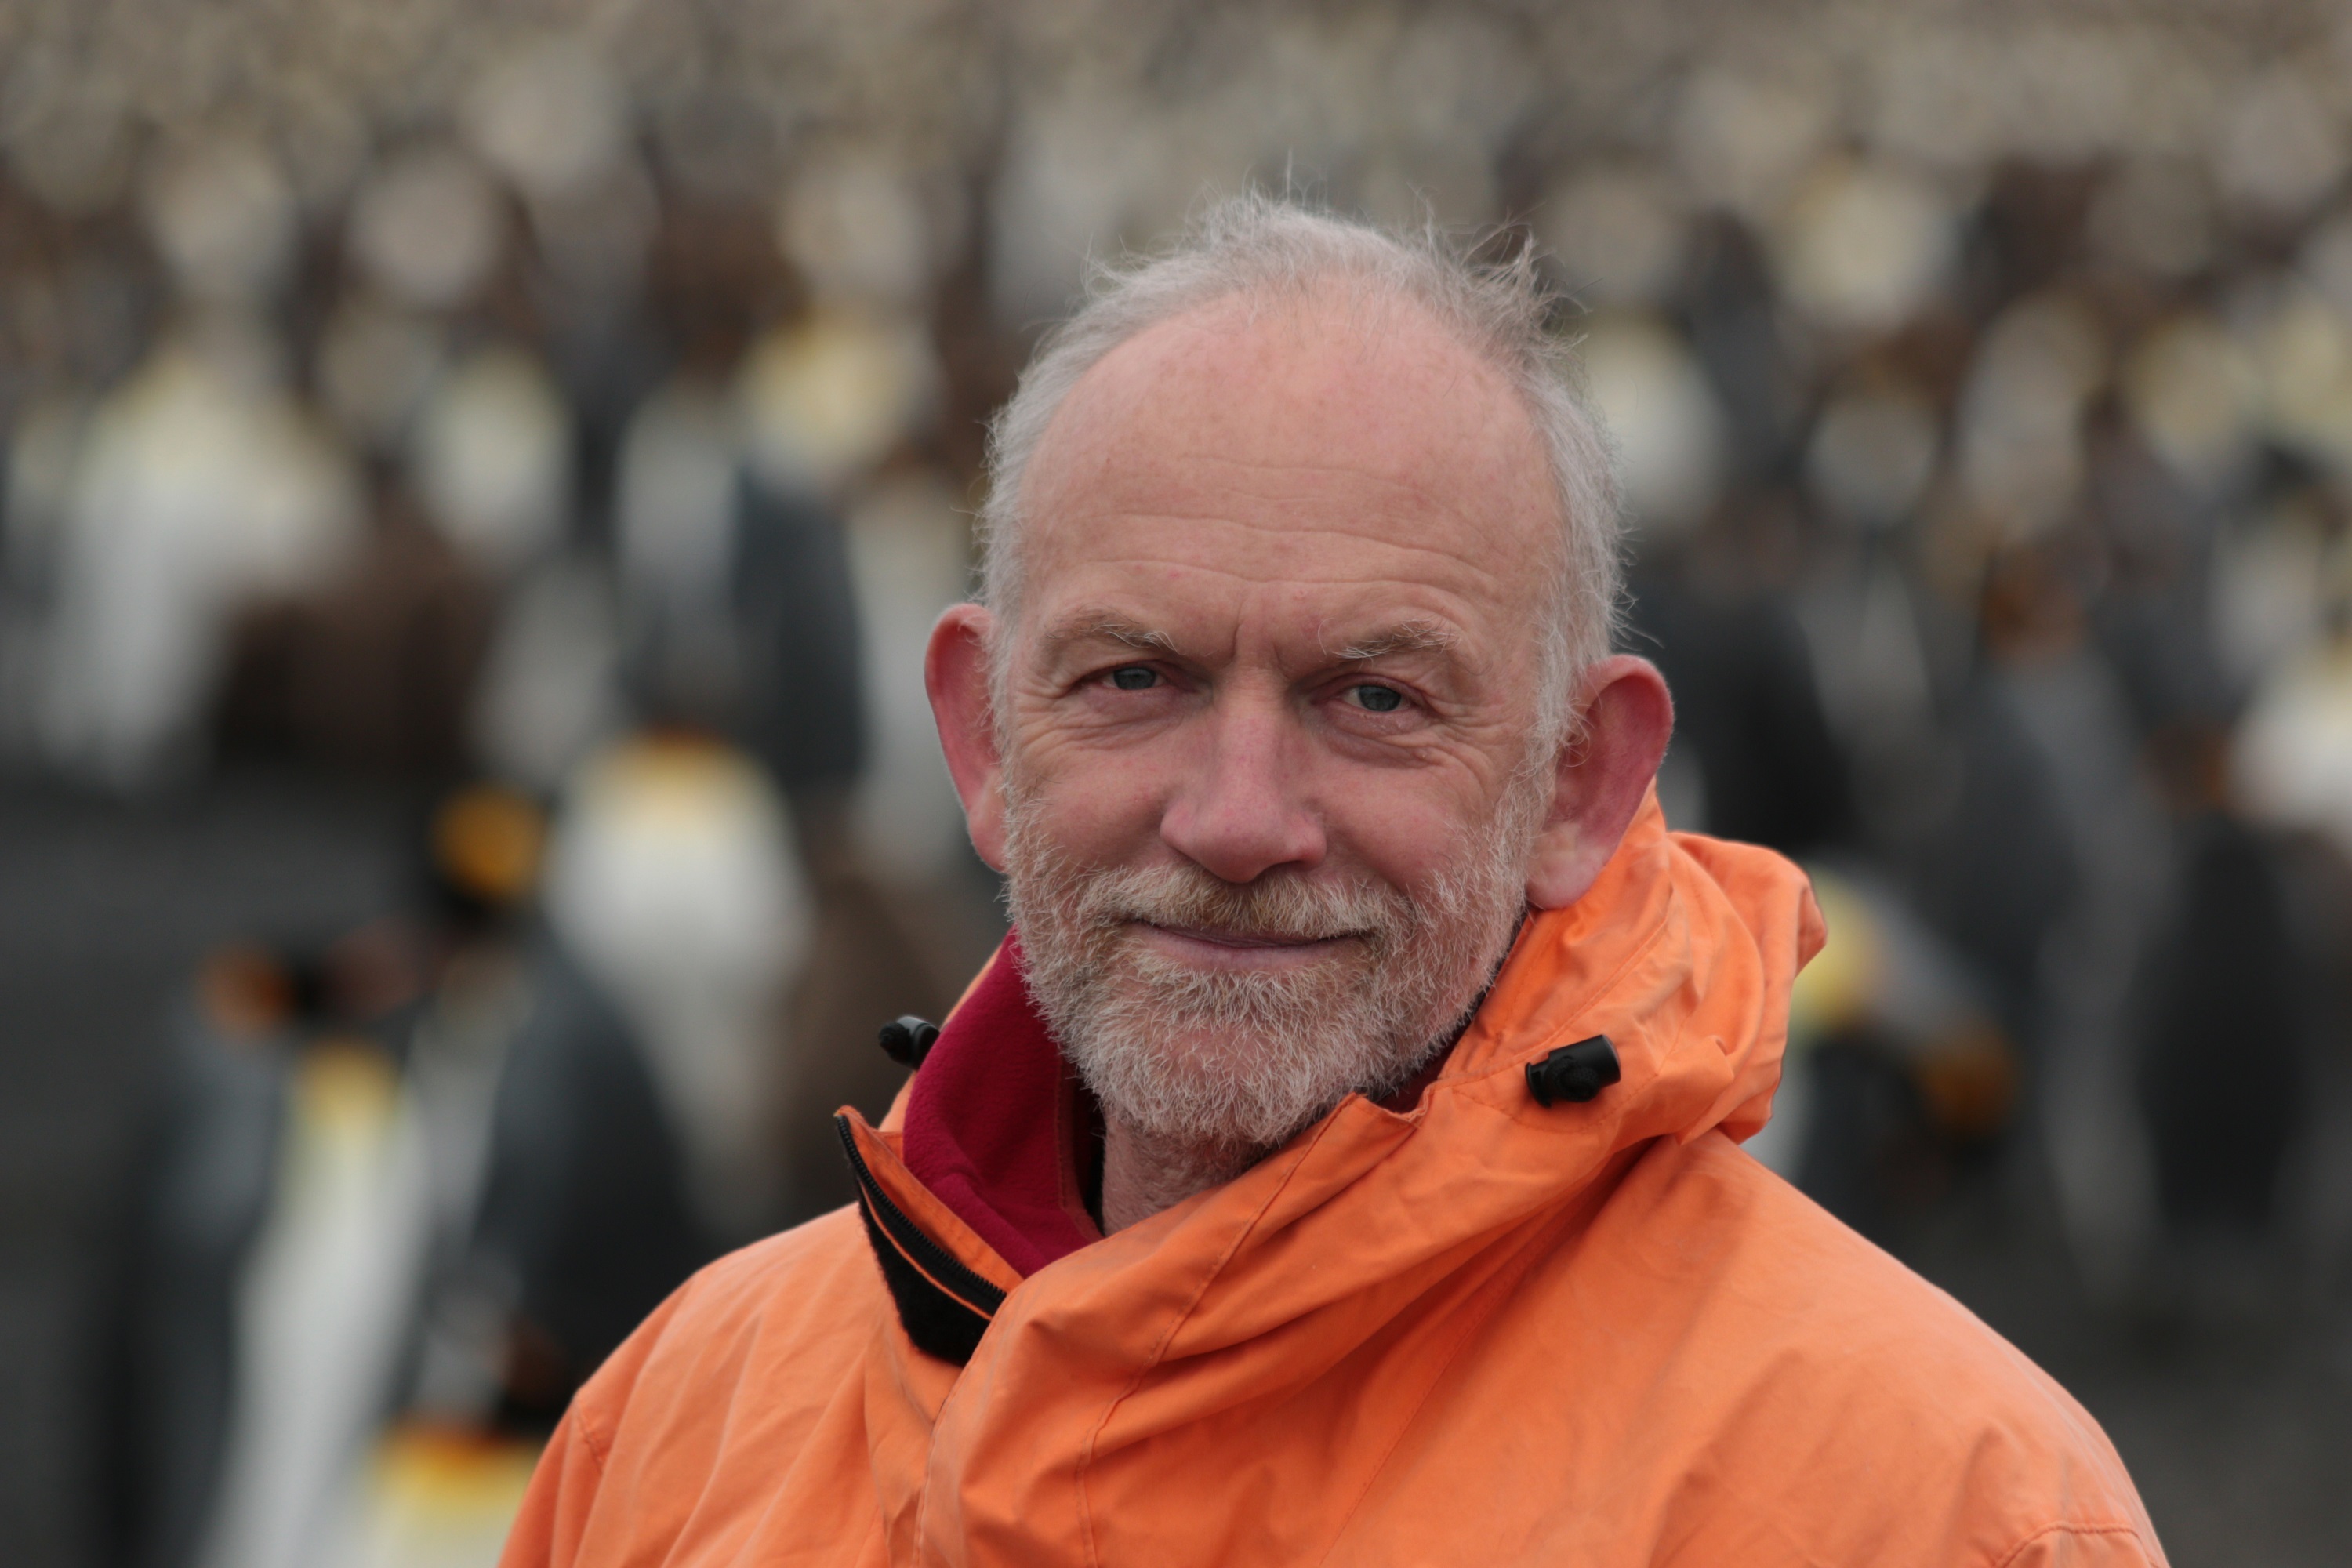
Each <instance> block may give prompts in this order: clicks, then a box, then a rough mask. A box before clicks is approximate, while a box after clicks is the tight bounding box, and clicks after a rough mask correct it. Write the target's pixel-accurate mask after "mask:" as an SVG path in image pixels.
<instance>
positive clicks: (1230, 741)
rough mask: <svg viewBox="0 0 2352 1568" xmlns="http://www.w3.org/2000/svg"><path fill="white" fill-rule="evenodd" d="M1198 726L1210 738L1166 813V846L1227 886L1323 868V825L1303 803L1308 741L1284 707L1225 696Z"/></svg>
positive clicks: (1272, 701)
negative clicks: (1284, 870)
mask: <svg viewBox="0 0 2352 1568" xmlns="http://www.w3.org/2000/svg"><path fill="white" fill-rule="evenodd" d="M1194 722H1196V723H1203V724H1206V725H1207V726H1208V727H1209V731H1210V732H1209V734H1208V735H1207V736H1206V737H1205V740H1206V743H1205V744H1203V745H1202V746H1201V747H1199V748H1198V750H1197V751H1196V752H1194V754H1193V756H1192V761H1191V765H1190V767H1189V769H1188V772H1187V773H1186V776H1185V778H1184V779H1183V781H1182V783H1181V784H1180V785H1179V786H1178V788H1177V789H1176V791H1175V792H1174V794H1173V795H1171V798H1170V799H1169V802H1168V805H1167V807H1166V809H1165V810H1164V811H1163V812H1162V813H1161V816H1160V838H1161V840H1162V841H1164V842H1165V843H1166V844H1167V845H1168V846H1169V847H1171V848H1172V849H1174V850H1175V851H1176V852H1177V853H1178V854H1180V855H1181V856H1183V857H1185V858H1187V859H1189V860H1191V861H1192V862H1193V863H1194V864H1195V865H1197V866H1199V867H1200V868H1202V870H1204V871H1206V872H1208V873H1209V874H1210V875H1211V876H1213V877H1215V878H1217V879H1220V880H1222V881H1226V882H1233V883H1244V882H1254V881H1255V880H1256V879H1258V878H1259V877H1260V876H1261V875H1263V874H1264V873H1265V872H1267V871H1271V870H1273V869H1275V868H1276V867H1281V866H1287V867H1291V868H1295V869H1298V870H1312V869H1313V868H1315V867H1317V866H1319V865H1321V864H1322V861H1323V854H1324V847H1325V846H1324V835H1323V824H1322V821H1321V819H1320V817H1319V816H1318V815H1317V814H1316V813H1315V812H1314V811H1313V810H1312V809H1310V808H1309V807H1308V805H1307V804H1306V802H1305V800H1304V799H1303V798H1302V794H1303V786H1304V784H1305V783H1306V770H1305V767H1304V765H1303V764H1304V757H1303V753H1302V750H1301V742H1303V740H1304V736H1303V734H1302V733H1301V732H1300V726H1299V724H1298V721H1297V719H1296V718H1295V717H1293V716H1292V715H1291V714H1290V713H1289V712H1288V711H1287V707H1286V704H1285V703H1284V702H1283V701H1282V700H1279V699H1278V698H1268V699H1266V700H1255V701H1252V700H1245V699H1244V698H1242V697H1240V696H1238V695H1222V694H1221V697H1220V700H1218V701H1217V702H1216V703H1214V704H1213V705H1212V706H1211V708H1210V709H1209V710H1208V711H1207V712H1206V713H1205V714H1203V715H1202V717H1201V718H1199V719H1197V720H1195V721H1194Z"/></svg>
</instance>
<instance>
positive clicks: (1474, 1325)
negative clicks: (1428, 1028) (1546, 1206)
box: [1315, 1107, 1560, 1563]
mask: <svg viewBox="0 0 2352 1568" xmlns="http://www.w3.org/2000/svg"><path fill="white" fill-rule="evenodd" d="M1488 1109H1492V1108H1491V1107H1489V1108H1488ZM1559 1218H1560V1216H1559V1215H1552V1216H1551V1218H1550V1220H1549V1221H1548V1222H1547V1225H1549V1224H1554V1223H1557V1222H1558V1221H1559ZM1543 1228H1546V1226H1538V1230H1541V1229H1543ZM1540 1246H1541V1237H1540V1236H1538V1237H1530V1238H1529V1239H1528V1243H1527V1246H1526V1247H1525V1248H1524V1249H1523V1250H1522V1253H1521V1256H1520V1257H1519V1258H1518V1259H1517V1260H1516V1261H1515V1262H1514V1263H1513V1264H1512V1266H1511V1268H1510V1276H1509V1279H1508V1280H1507V1281H1505V1280H1502V1279H1497V1280H1496V1286H1497V1289H1496V1290H1495V1291H1494V1293H1493V1295H1492V1297H1491V1299H1490V1300H1488V1301H1487V1302H1486V1305H1485V1306H1484V1307H1482V1308H1481V1309H1479V1310H1477V1311H1476V1312H1475V1313H1473V1314H1471V1317H1470V1321H1468V1322H1466V1323H1465V1324H1464V1325H1463V1326H1462V1331H1461V1333H1460V1334H1459V1335H1457V1336H1456V1337H1455V1339H1454V1343H1453V1345H1452V1346H1451V1347H1450V1348H1448V1349H1447V1351H1446V1352H1445V1356H1444V1360H1442V1361H1441V1362H1439V1363H1438V1364H1437V1369H1436V1373H1435V1375H1434V1376H1433V1377H1431V1378H1430V1380H1429V1381H1428V1383H1427V1384H1424V1385H1423V1388H1422V1391H1421V1396H1420V1397H1419V1398H1417V1399H1415V1400H1414V1401H1413V1402H1412V1409H1410V1410H1408V1411H1406V1412H1405V1414H1404V1418H1403V1419H1402V1420H1401V1421H1399V1422H1398V1423H1397V1428H1396V1432H1395V1435H1394V1436H1391V1437H1390V1438H1389V1441H1388V1446H1387V1447H1385V1448H1382V1449H1381V1457H1380V1461H1379V1462H1378V1463H1377V1464H1375V1465H1373V1466H1372V1468H1371V1469H1370V1472H1369V1473H1368V1474H1367V1475H1366V1476H1365V1477H1364V1484H1363V1485H1362V1486H1361V1487H1360V1488H1358V1489H1357V1490H1356V1496H1355V1499H1354V1500H1352V1501H1351V1502H1349V1504H1348V1509H1347V1511H1346V1512H1345V1513H1342V1514H1341V1515H1340V1516H1339V1522H1338V1524H1337V1525H1336V1526H1334V1527H1333V1529H1332V1531H1331V1542H1330V1544H1329V1545H1328V1546H1327V1547H1325V1548H1324V1549H1323V1553H1322V1555H1321V1556H1319V1557H1318V1558H1317V1559H1316V1560H1315V1561H1316V1562H1317V1563H1328V1562H1329V1561H1331V1554H1332V1553H1333V1552H1337V1551H1339V1542H1340V1539H1341V1538H1342V1537H1343V1536H1345V1535H1346V1534H1347V1532H1348V1529H1349V1526H1350V1525H1352V1524H1353V1523H1355V1521H1356V1516H1357V1515H1358V1514H1359V1513H1360V1512H1362V1511H1363V1507H1364V1500H1366V1499H1367V1498H1369V1497H1370V1496H1371V1495H1372V1489H1373V1488H1374V1487H1376V1486H1378V1485H1379V1484H1380V1480H1381V1476H1383V1475H1385V1474H1386V1473H1387V1472H1388V1468H1389V1462H1390V1461H1391V1459H1393V1458H1396V1451H1397V1450H1398V1449H1399V1448H1401V1447H1403V1446H1404V1440H1405V1436H1406V1435H1407V1434H1408V1433H1410V1432H1411V1431H1412V1426H1413V1423H1414V1422H1415V1421H1417V1420H1419V1419H1420V1417H1421V1412H1422V1410H1423V1407H1424V1406H1425V1405H1428V1404H1429V1402H1430V1400H1431V1399H1432V1398H1433V1397H1435V1395H1436V1394H1437V1389H1438V1385H1439V1384H1442V1383H1444V1381H1445V1374H1446V1373H1447V1372H1448V1371H1449V1370H1450V1369H1451V1368H1452V1367H1453V1365H1454V1363H1455V1362H1457V1361H1459V1360H1460V1359H1461V1358H1462V1352H1465V1351H1466V1350H1468V1349H1469V1348H1470V1342H1471V1341H1472V1340H1473V1339H1475V1338H1476V1337H1477V1333H1478V1331H1479V1330H1480V1329H1482V1328H1484V1327H1485V1326H1486V1322H1487V1321H1488V1320H1489V1319H1491V1318H1493V1317H1494V1315H1495V1314H1496V1312H1498V1311H1500V1310H1502V1307H1503V1302H1504V1300H1506V1299H1507V1297H1508V1296H1509V1295H1510V1293H1511V1291H1512V1290H1514V1289H1517V1287H1518V1286H1519V1285H1520V1284H1521V1283H1522V1282H1524V1281H1525V1280H1526V1279H1527V1277H1528V1274H1530V1273H1531V1272H1533V1271H1534V1268H1535V1266H1536V1264H1537V1262H1538V1248H1539V1247H1540Z"/></svg>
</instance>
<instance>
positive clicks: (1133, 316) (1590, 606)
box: [980, 193, 1622, 739]
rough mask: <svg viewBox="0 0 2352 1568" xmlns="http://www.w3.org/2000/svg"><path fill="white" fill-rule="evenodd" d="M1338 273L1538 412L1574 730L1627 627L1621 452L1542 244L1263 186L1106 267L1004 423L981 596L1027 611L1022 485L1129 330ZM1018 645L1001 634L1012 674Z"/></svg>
mask: <svg viewBox="0 0 2352 1568" xmlns="http://www.w3.org/2000/svg"><path fill="white" fill-rule="evenodd" d="M1334 280H1337V281H1341V282H1352V283H1357V284H1363V285H1370V287H1371V288H1373V289H1377V290H1380V291H1381V292H1384V293H1387V294H1389V295H1391V296H1392V297H1395V298H1401V299H1402V300H1407V301H1409V302H1411V303H1412V304H1415V305H1418V306H1419V307H1420V308H1421V309H1423V310H1426V311H1427V312H1429V314H1430V315H1432V316H1433V317H1434V318H1435V319H1436V321H1438V322H1439V324H1440V325H1441V326H1443V327H1444V328H1445V329H1446V330H1448V331H1452V332H1454V334H1456V335H1457V336H1458V337H1459V339H1460V340H1461V341H1462V342H1463V343H1464V344H1465V345H1466V346H1467V347H1468V348H1469V349H1471V350H1472V351H1473V352H1474V353H1476V354H1478V355H1479V356H1480V357H1481V358H1482V359H1483V360H1485V361H1486V363H1488V364H1490V365H1491V366H1492V367H1493V368H1495V369H1496V370H1497V371H1499V372H1501V373H1502V374H1503V375H1504V376H1505V377H1506V378H1507V380H1508V382H1509V383H1510V384H1511V385H1512V386H1513V388H1515V389H1516V390H1517V393H1518V395H1519V397H1520V400H1521V401H1522V402H1523V403H1524V404H1525V405H1526V407H1527V410H1528V416H1530V417H1531V418H1532V419H1533V420H1534V422H1535V426H1536V430H1537V433H1538V435H1539V436H1540V437H1541V438H1542V440H1543V443H1544V448H1545V451H1546V453H1547V455H1548V456H1549V459H1550V466H1551V477H1552V487H1553V489H1554V491H1555V493H1556V495H1557V496H1558V498H1559V511H1560V523H1561V547H1560V550H1559V552H1558V555H1557V557H1556V563H1555V574H1556V584H1555V593H1554V595H1553V601H1554V609H1553V613H1552V614H1551V615H1550V616H1549V617H1547V620H1548V623H1549V624H1548V625H1547V626H1544V627H1543V628H1542V631H1543V645H1542V647H1541V650H1540V657H1541V659H1542V666H1541V668H1542V670H1543V676H1544V679H1543V684H1542V688H1541V693H1542V696H1543V698H1544V700H1545V702H1544V706H1545V712H1546V721H1547V722H1552V721H1558V722H1561V723H1563V724H1564V723H1565V721H1566V718H1567V715H1566V712H1565V708H1566V703H1567V699H1568V688H1569V687H1570V683H1571V682H1572V681H1573V680H1574V679H1575V678H1576V677H1577V676H1578V675H1580V674H1581V673H1582V671H1583V670H1584V669H1586V668H1589V667H1590V666H1591V665H1592V664H1593V663H1594V662H1596V661H1598V660H1599V659H1601V658H1606V657H1607V655H1608V652H1609V648H1610V645H1611V641H1612V637H1613V636H1614V634H1615V632H1616V629H1617V617H1618V614H1619V602H1618V601H1619V595H1620V589H1621V580H1622V571H1621V567H1620V563H1619V559H1618V552H1619V547H1620V536H1621V528H1622V524H1621V522H1620V519H1619V515H1618V494H1617V481H1616V478H1615V473H1614V468H1613V465H1612V457H1613V450H1612V445H1611V443H1610V440H1609V437H1608V434H1607V431H1606V430H1605V428H1604V427H1603V426H1602V425H1601V418H1600V416H1599V415H1598V413H1597V412H1595V410H1594V409H1593V408H1592V406H1591V404H1590V402H1589V400H1588V398H1587V396H1586V393H1585V387H1584V377H1583V372H1582V368H1581V366H1580V363H1579V362H1578V360H1577V357H1576V353H1575V350H1574V348H1573V346H1572V344H1571V343H1570V342H1569V341H1568V340H1567V339H1565V338H1563V337H1562V336H1560V335H1559V334H1558V333H1557V332H1555V331H1553V330H1552V316H1553V313H1554V311H1555V309H1556V308H1557V306H1558V305H1559V296H1558V295H1557V294H1555V293H1554V292H1553V291H1552V290H1551V289H1549V287H1548V286H1547V285H1546V284H1545V282H1544V280H1543V278H1542V275H1541V272H1540V270H1539V268H1538V258H1537V256H1536V254H1535V252H1534V250H1533V248H1532V247H1520V249H1519V250H1518V251H1517V254H1516V255H1514V256H1513V257H1511V258H1509V259H1508V260H1507V261H1503V262H1500V263H1483V262H1478V261H1475V260H1473V259H1472V258H1471V257H1470V256H1469V255H1468V254H1467V253H1466V252H1465V251H1464V250H1463V249H1462V248H1461V247H1458V246H1457V245H1455V244H1454V243H1453V242H1451V241H1450V240H1448V239H1447V238H1446V237H1444V235H1442V234H1441V233H1439V232H1438V231H1437V230H1436V228H1435V227H1434V226H1431V227H1430V228H1428V229H1426V230H1425V231H1423V233H1420V234H1417V235H1399V234H1392V233H1390V232H1388V231H1386V230H1383V229H1380V228H1376V227H1373V226H1370V225H1369V224H1363V223H1358V222H1353V221H1350V220H1349V219H1346V218H1341V217H1338V216H1333V215H1331V214H1329V213H1326V212H1320V211H1315V210H1310V209H1308V208H1307V207H1304V206H1301V205H1298V204H1297V203H1296V202H1294V201H1290V200H1286V199H1283V198H1279V197H1276V196H1271V195H1265V194H1263V193H1253V194H1251V195H1243V196H1235V197H1231V198H1228V199H1226V200H1223V201H1221V202H1218V203H1217V204H1215V205H1213V206H1211V207H1209V208H1208V209H1207V210H1206V211H1205V212H1203V213H1202V215H1201V216H1199V217H1198V218H1197V219H1196V220H1195V221H1194V222H1193V223H1192V224H1191V225H1190V226H1188V227H1187V229H1186V231H1185V232H1184V233H1183V234H1182V235H1181V237H1178V238H1177V239H1176V241H1175V242H1174V243H1173V244H1172V245H1171V247H1168V248H1167V249H1165V250H1163V251H1161V252H1160V253H1159V254H1157V255H1152V256H1149V257H1145V258H1140V259H1138V260H1135V261H1133V262H1131V263H1129V264H1126V265H1097V267H1096V268H1094V269H1093V271H1092V274H1091V276H1090V278H1089V279H1088V288H1087V298H1086V300H1085V302H1084V303H1083V304H1082V305H1081V306H1080V307H1079V309H1078V310H1076V313H1075V314H1073V315H1072V316H1071V317H1070V318H1069V319H1068V320H1067V321H1064V322H1062V323H1061V324H1060V325H1059V326H1058V327H1056V328H1055V329H1054V330H1053V331H1051V332H1049V333H1048V334H1047V335H1046V337H1045V341H1044V342H1042V343H1041V344H1040V345H1039V346H1038V349H1037V353H1036V354H1035V356H1034V358H1033V359H1031V361H1030V363H1029V368H1028V369H1027V370H1026V371H1024V372H1023V373H1022V376H1021V382H1020V385H1019V386H1018V387H1017V388H1016V389H1015V390H1014V392H1013V396H1012V399H1011V400H1010V401H1009V402H1007V403H1006V404H1005V405H1004V407H1003V410H1001V411H1000V412H999V413H998V415H997V416H996V419H995V421H994V423H993V424H992V426H991V427H990V430H989V444H988V479H989V485H988V499H987V500H986V501H985V502H984V503H983V504H982V509H981V531H980V597H981V601H982V603H983V604H985V605H988V606H989V607H990V608H992V609H993V610H994V611H996V613H997V615H998V616H999V617H1000V620H1001V621H1002V622H1003V624H1004V626H1005V627H1007V628H1009V626H1011V624H1012V623H1013V621H1014V620H1015V619H1016V618H1017V616H1018V615H1019V606H1020V601H1021V597H1022V587H1023V584H1022V563H1021V552H1020V544H1019V541H1020V533H1021V523H1022V510H1023V506H1022V485H1023V480H1024V478H1025V476H1026V474H1027V470H1028V468H1029V463H1030V459H1031V458H1034V456H1035V455H1036V451H1037V447H1038V444H1039V442H1041V441H1042V440H1043V439H1044V438H1045V430H1046V427H1047V426H1049V425H1050V424H1051V423H1052V422H1053V418H1054V416H1055V413H1056V412H1057V411H1058V410H1059V409H1060V408H1061V405H1062V400H1063V399H1064V398H1065V397H1066V396H1068V395H1069V393H1070V389H1071V388H1072V387H1074V386H1076V384H1077V383H1078V381H1079V379H1080V378H1081V377H1083V376H1084V375H1085V374H1087V371H1089V370H1091V369H1093V368H1094V367H1095V365H1096V364H1097V363H1100V361H1101V360H1102V359H1103V358H1104V356H1106V355H1108V353H1111V351H1112V350H1114V349H1116V348H1118V346H1119V345H1120V344H1122V343H1124V342H1127V341H1128V340H1129V339H1130V338H1133V337H1135V336H1137V335H1138V334H1139V333H1141V332H1143V331H1147V330H1149V329H1150V328H1151V327H1154V326H1157V325H1159V324H1160V323H1161V322H1163V321H1171V320H1174V319H1175V318H1177V317H1179V316H1182V315H1185V314H1187V313H1189V312H1191V311H1193V310H1199V309H1201V308H1202V307H1203V306H1206V305H1210V304H1213V303H1215V302H1217V301H1219V300H1225V299H1228V298H1232V297H1234V296H1236V295H1243V296H1249V295H1259V296H1273V297H1276V298H1281V297H1290V298H1297V297H1299V296H1301V295H1304V294H1306V293H1307V291H1309V290H1310V289H1313V288H1314V287H1315V286H1316V285H1318V284H1319V283H1324V282H1328V281H1334ZM1010 640H1011V639H1010V638H1009V637H1003V636H1000V637H999V639H998V648H997V650H996V662H997V666H998V671H999V677H1000V681H1001V679H1002V674H1003V658H1004V657H1005V654H1006V652H1007V645H1009V642H1010ZM999 689H1000V691H1001V690H1002V687H1001V685H1000V688H999ZM1552 738H1553V739H1557V737H1552Z"/></svg>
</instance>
